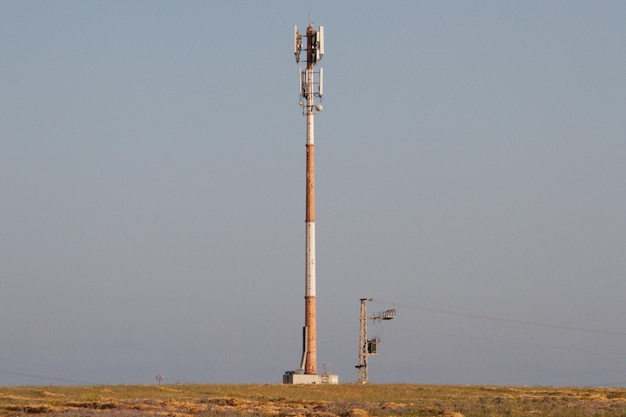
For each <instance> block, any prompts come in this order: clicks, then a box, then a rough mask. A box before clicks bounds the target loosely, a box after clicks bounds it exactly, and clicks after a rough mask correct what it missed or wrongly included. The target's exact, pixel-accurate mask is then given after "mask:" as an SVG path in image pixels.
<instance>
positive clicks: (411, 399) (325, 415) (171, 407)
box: [0, 384, 626, 417]
mask: <svg viewBox="0 0 626 417" xmlns="http://www.w3.org/2000/svg"><path fill="white" fill-rule="evenodd" d="M34 414H38V415H41V416H46V417H52V416H54V417H60V416H65V417H70V416H75V417H78V416H85V417H89V416H117V417H141V416H179V417H183V416H228V417H235V416H266V415H269V416H280V417H297V416H303V417H304V416H306V417H333V416H342V417H365V416H445V417H462V416H467V417H470V416H626V389H621V388H620V389H617V388H615V389H610V388H552V387H497V386H447V385H409V384H383V385H376V384H369V385H357V384H340V385H317V386H302V385H300V386H293V385H163V386H149V385H103V386H80V387H66V386H45V387H44V386H41V387H0V415H3V416H26V415H34Z"/></svg>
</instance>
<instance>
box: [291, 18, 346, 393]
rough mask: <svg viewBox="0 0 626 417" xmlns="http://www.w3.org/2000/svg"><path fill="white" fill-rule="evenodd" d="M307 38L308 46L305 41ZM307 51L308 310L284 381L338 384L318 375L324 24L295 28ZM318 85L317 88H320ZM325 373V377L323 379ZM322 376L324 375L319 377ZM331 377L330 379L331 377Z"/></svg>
mask: <svg viewBox="0 0 626 417" xmlns="http://www.w3.org/2000/svg"><path fill="white" fill-rule="evenodd" d="M303 38H306V46H304V44H303ZM303 49H304V50H305V52H306V68H305V69H302V68H300V69H299V79H300V83H299V84H300V85H299V93H300V106H301V107H302V114H303V115H304V116H305V117H306V194H305V195H306V208H305V256H306V259H305V268H304V269H305V271H304V275H305V287H304V288H305V292H304V300H305V309H304V327H303V336H302V339H303V340H302V359H301V360H300V367H299V368H298V370H296V371H291V372H290V371H288V372H287V373H285V375H284V376H283V383H293V384H307V383H308V384H315V383H324V382H326V383H335V384H336V383H338V378H337V376H336V375H327V374H326V373H325V374H324V375H318V374H317V324H316V321H317V316H316V314H317V313H316V293H315V286H316V285H315V280H316V276H315V128H314V120H315V113H316V112H320V111H322V106H321V104H318V103H316V100H317V101H321V99H322V95H323V80H322V76H323V71H322V69H321V68H320V70H319V71H317V72H316V71H315V65H316V64H317V63H318V62H319V61H320V60H321V59H322V56H324V27H323V26H320V27H319V28H317V29H315V28H314V26H313V23H309V26H308V27H307V29H306V32H305V34H304V35H302V34H301V33H300V32H299V31H298V27H297V26H294V27H293V52H294V55H295V58H296V62H297V63H299V62H300V54H301V52H302V50H303ZM316 87H317V88H316ZM322 376H324V378H321V377H322ZM318 377H320V378H318ZM329 377H330V378H329Z"/></svg>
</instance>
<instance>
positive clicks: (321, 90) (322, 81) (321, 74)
mask: <svg viewBox="0 0 626 417" xmlns="http://www.w3.org/2000/svg"><path fill="white" fill-rule="evenodd" d="M318 88H319V90H318V94H319V96H320V97H322V96H323V95H324V68H320V83H319V85H318Z"/></svg>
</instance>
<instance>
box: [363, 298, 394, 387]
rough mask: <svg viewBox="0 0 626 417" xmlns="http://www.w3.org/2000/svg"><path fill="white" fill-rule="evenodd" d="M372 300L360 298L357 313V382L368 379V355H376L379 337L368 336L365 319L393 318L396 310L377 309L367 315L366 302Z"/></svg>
mask: <svg viewBox="0 0 626 417" xmlns="http://www.w3.org/2000/svg"><path fill="white" fill-rule="evenodd" d="M368 301H374V300H373V299H372V298H361V312H360V314H359V362H358V364H357V365H356V368H357V369H358V370H359V383H360V384H366V383H367V380H368V365H369V364H368V362H369V357H370V356H372V355H378V344H379V343H380V337H378V336H374V337H372V338H369V336H368V334H367V321H368V320H372V321H374V322H382V321H383V320H385V321H386V320H393V319H395V318H396V310H395V309H389V310H385V311H379V312H376V313H374V314H373V315H372V316H370V317H368V316H367V302H368Z"/></svg>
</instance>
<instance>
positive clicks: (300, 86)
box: [298, 67, 304, 96]
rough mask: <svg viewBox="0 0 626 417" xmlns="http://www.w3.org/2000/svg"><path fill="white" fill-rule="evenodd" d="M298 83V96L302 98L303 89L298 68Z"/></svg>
mask: <svg viewBox="0 0 626 417" xmlns="http://www.w3.org/2000/svg"><path fill="white" fill-rule="evenodd" d="M298 81H299V84H298V94H300V96H303V95H304V94H302V93H303V92H304V91H303V88H302V68H299V67H298Z"/></svg>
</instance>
